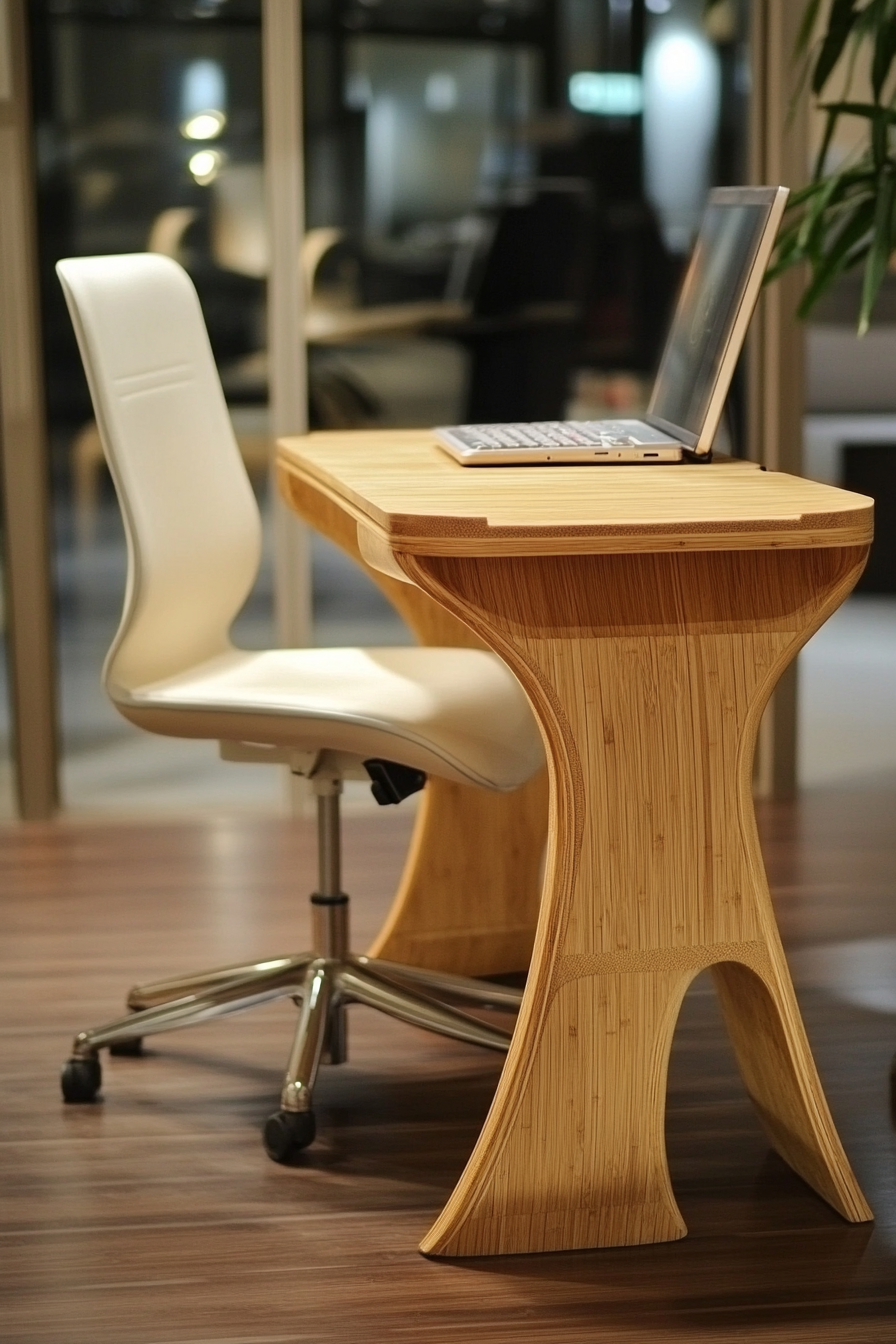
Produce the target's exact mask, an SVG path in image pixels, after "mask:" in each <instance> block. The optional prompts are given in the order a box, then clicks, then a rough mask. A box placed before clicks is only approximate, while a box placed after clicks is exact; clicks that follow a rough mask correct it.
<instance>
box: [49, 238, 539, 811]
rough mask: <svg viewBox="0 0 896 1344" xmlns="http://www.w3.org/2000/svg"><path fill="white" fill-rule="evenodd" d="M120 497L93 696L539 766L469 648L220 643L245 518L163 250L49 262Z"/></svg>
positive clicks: (242, 550) (204, 365)
mask: <svg viewBox="0 0 896 1344" xmlns="http://www.w3.org/2000/svg"><path fill="white" fill-rule="evenodd" d="M57 270H58V272H59V276H60V279H61V281H62V285H63V289H64V291H65V295H66V300H67V302H68V305H69V310H70V312H71V314H72V319H73V322H74V325H75V330H76V333H77V337H78V343H79V346H80V349H81V354H82V357H83V360H84V365H85V369H86V371H87V378H88V382H89V385H90V391H91V395H92V398H93V402H94V409H95V413H96V419H97V424H98V427H99V430H100V435H101V438H102V441H103V447H104V449H105V452H106V456H107V458H108V460H109V466H110V469H111V471H112V476H113V479H114V481H115V485H116V488H117V490H118V496H119V500H120V502H121V507H122V512H123V514H124V521H125V530H126V534H127V541H128V557H129V565H128V581H127V589H126V594H125V603H124V611H123V613H122V618H121V623H120V626H119V629H118V633H117V635H116V637H115V640H114V642H113V644H112V648H111V649H110V652H109V654H108V656H107V658H106V663H105V667H104V669H103V676H104V681H105V685H106V689H107V691H108V693H109V695H110V696H111V698H112V700H113V701H114V702H115V704H116V705H117V707H118V708H119V710H120V711H121V713H122V714H124V715H125V717H126V718H128V719H130V720H131V721H132V722H133V723H136V724H138V725H139V726H140V727H143V728H146V729H148V730H149V731H151V732H157V733H163V734H166V735H169V736H175V737H199V738H206V737H208V738H219V739H223V740H227V741H244V742H252V743H261V744H270V745H278V746H280V745H282V746H285V747H290V748H295V749H296V750H299V751H309V750H311V751H313V750H318V749H322V750H325V749H333V750H337V751H342V752H349V753H354V754H356V755H357V756H358V757H359V758H360V759H366V758H369V757H371V756H378V757H385V758H387V759H391V760H396V761H399V762H400V763H402V764H405V765H411V766H415V767H417V768H419V769H422V770H424V771H426V772H427V773H433V774H438V775H442V776H445V777H447V778H450V779H456V780H462V781H465V782H468V783H474V784H479V785H482V786H485V787H489V788H494V789H512V788H515V787H517V786H518V785H519V784H521V783H523V782H524V781H525V780H526V779H528V778H529V776H530V775H532V774H534V772H535V771H536V770H537V769H538V768H539V766H540V765H541V764H542V761H543V755H542V747H541V740H540V737H539V734H538V730H537V728H536V726H535V722H534V719H533V717H532V714H531V712H530V710H529V706H528V703H527V701H526V698H525V696H524V694H523V692H522V690H521V688H520V686H519V683H518V682H517V681H516V679H515V677H513V675H512V674H511V673H510V671H509V670H508V668H507V667H506V666H505V665H504V664H503V663H502V662H501V660H500V659H498V658H497V657H495V656H494V655H492V654H489V653H486V652H483V651H478V650H474V649H433V648H415V649H271V650H265V651H263V652H257V653H252V652H245V651H242V650H238V649H235V648H234V647H233V645H232V644H231V642H230V639H229V633H228V632H229V628H230V625H231V623H232V621H233V618H234V617H235V615H236V614H237V612H238V611H239V609H240V607H241V606H242V604H243V602H244V601H245V598H246V596H247V594H248V592H249V589H250V588H251V586H252V582H253V580H254V577H255V573H256V569H257V566H258V559H259V553H260V537H261V529H260V521H259V517H258V510H257V507H256V504H255V499H254V496H253V494H252V491H251V488H250V486H249V483H248V480H247V478H246V474H245V470H244V468H243V465H242V462H241V460H240V456H239V451H238V449H237V445H236V441H235V439H234V436H233V430H232V428H231V425H230V419H229V416H228V413H227V408H226V405H225V403H224V397H223V394H222V392H221V386H220V382H219V380H218V376H217V371H216V369H215V365H214V361H213V358H212V354H211V349H210V346H209V343H208V336H207V334H206V330H205V324H204V322H203V318H202V313H201V311H200V308H199V302H198V299H197V297H196V292H195V290H194V288H193V285H192V283H191V282H190V280H189V278H188V276H187V275H186V273H185V272H184V271H183V270H182V269H181V267H180V266H178V264H177V263H176V262H175V261H173V260H171V259H170V258H168V257H162V256H157V255H149V254H138V255H133V256H114V257H81V258H75V259H70V260H68V261H61V262H60V263H59V265H58V267H57Z"/></svg>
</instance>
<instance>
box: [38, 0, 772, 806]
mask: <svg viewBox="0 0 896 1344" xmlns="http://www.w3.org/2000/svg"><path fill="white" fill-rule="evenodd" d="M745 8H746V6H745V4H743V5H742V4H735V3H729V4H726V5H722V6H720V7H719V8H718V9H717V10H716V11H715V16H714V19H713V26H712V27H711V28H709V29H707V27H706V26H705V23H704V19H703V13H702V11H703V5H702V0H305V3H304V5H303V42H304V65H305V72H304V74H305V79H304V102H305V107H304V118H305V127H304V132H305V178H306V228H307V233H306V240H305V245H304V247H303V249H302V255H301V257H300V258H299V259H297V264H299V265H300V266H301V267H302V271H303V275H304V279H305V285H306V293H307V296H308V302H309V312H308V341H309V344H308V362H309V413H310V422H311V424H312V426H314V427H323V428H339V427H364V426H399V425H402V426H413V425H432V424H438V423H451V422H457V421H458V420H464V419H516V418H553V417H557V416H562V415H565V414H572V415H596V414H602V413H607V412H610V413H618V412H620V411H625V410H635V409H637V408H638V407H640V406H641V405H642V404H643V401H644V399H645V394H646V388H647V385H648V382H649V378H650V376H651V373H652V369H653V365H654V362H655V360H656V356H657V351H658V347H659V343H660V341H661V338H662V333H663V327H664V323H665V318H666V314H667V310H668V306H669V303H670V301H671V298H672V296H673V294H674V291H675V287H676V284H677V280H678V275H679V273H680V270H681V266H682V262H683V259H684V256H685V255H686V252H687V249H688V245H689V242H690V238H691V235H692V232H693V229H694V226H695V222H696V219H697V217H698V215H699V211H700V208H701V206H702V201H703V198H704V196H705V193H706V190H707V188H708V186H709V185H710V184H711V183H713V182H731V181H743V180H744V176H745V145H746V129H745V128H746V102H747V94H748V89H747V79H746V74H745V71H746V68H747V67H746V37H747V34H746V21H745V17H744V10H745ZM260 23H261V16H260V6H259V4H258V0H127V3H121V0H36V2H35V3H34V4H32V6H31V29H32V31H31V41H32V56H33V68H34V90H35V93H34V97H35V138H36V149H37V160H38V171H39V199H40V233H41V257H42V289H43V319H44V330H45V345H46V362H47V386H48V395H49V410H50V427H51V438H52V458H53V490H54V511H55V525H56V543H57V544H56V565H57V587H58V597H59V601H58V610H59V628H60V668H61V681H62V724H63V744H64V768H63V775H64V778H63V783H64V798H65V803H66V805H67V806H68V807H69V808H71V809H74V810H81V811H84V810H95V809H103V810H112V809H121V808H127V809H131V808H140V809H146V808H148V807H152V806H154V805H156V804H158V805H159V806H163V807H171V806H178V807H183V806H188V805H196V806H208V805H223V804H228V805H229V804H231V803H233V804H239V805H246V804H247V803H248V804H254V805H257V806H262V807H274V806H277V804H278V800H279V798H280V790H281V785H280V782H279V781H278V779H277V778H276V775H277V773H278V772H276V771H265V770H260V769H257V768H253V767H237V766H233V765H228V766H227V767H226V768H224V767H219V766H218V763H217V761H216V758H215V752H214V748H213V746H211V745H208V744H202V743H199V744H195V743H189V742H184V743H178V742H175V741H169V740H162V739H153V738H151V737H148V736H146V735H144V734H140V733H137V731H136V730H132V729H130V728H129V726H128V725H127V724H126V723H125V722H124V721H123V720H121V719H120V718H119V717H118V716H117V715H116V714H115V712H114V711H113V710H112V709H111V707H110V706H109V705H108V704H107V703H106V701H105V698H104V695H103V692H102V690H101V688H100V684H99V669H100V666H101V663H102V658H103V655H104V652H105V649H106V647H107V646H108V642H109V640H110V639H111V636H112V634H113V632H114V629H115V625H116V621H117V616H118V611H119V606H120V600H121V594H122V589H123V576H124V549H123V538H122V534H121V526H120V522H119V518H118V512H117V508H116V506H115V503H114V499H113V496H112V492H111V486H110V483H109V481H108V478H107V475H106V472H105V469H104V466H103V464H102V458H101V453H100V450H99V443H98V440H97V436H96V431H95V428H94V426H93V422H92V416H91V411H90V405H89V400H88V398H87V394H86V388H85V385H84V381H83V376H82V374H81V371H80V364H79V361H78V358H77V351H76V348H75V344H74V339H73V336H72V333H71V328H70V323H69V320H68V316H67V313H66V311H65V308H64V304H63V302H62V296H61V292H60V290H59V287H58V284H57V282H56V279H55V275H54V273H53V263H54V262H55V260H56V259H57V258H59V257H60V256H64V255H72V254H89V253H100V252H125V251H133V250H143V249H146V248H149V249H151V250H156V251H159V252H164V253H167V254H168V255H171V256H174V257H176V258H177V259H178V260H179V261H180V262H181V263H182V264H183V265H184V266H185V267H186V268H187V270H188V271H189V273H190V275H191V276H192V278H193V280H194V282H195V283H196V286H197V289H198V291H199V294H200V299H201V302H202V305H203V310H204V313H205V317H206V321H207V324H208V327H209V333H210V336H211V340H212V345H213V349H214V352H215V356H216V359H217V361H218V365H219V369H220V372H221V376H222V382H223V384H224V388H225V393H226V396H227V399H228V403H229V404H230V407H231V412H232V415H233V420H234V425H235V428H236V432H237V436H238V439H239V442H240V446H241V449H242V451H243V456H244V460H245V462H246V465H247V468H248V469H249V472H250V475H251V477H252V479H253V482H254V483H255V485H256V488H257V493H258V496H259V499H260V501H261V503H262V505H263V506H264V503H265V494H266V488H267V466H268V460H269V439H268V437H267V416H266V400H267V380H266V353H265V348H264V347H265V282H266V275H267V264H268V257H267V237H266V227H265V212H264V190H263V173H262V148H263V146H262V119H261V104H262V99H261V69H260V59H261V57H260V51H261V47H260ZM733 423H734V439H735V443H736V441H737V428H736V417H735V419H734V422H733ZM271 583H272V581H271V566H270V563H269V558H268V559H267V560H266V562H265V565H264V567H263V570H262V574H261V576H260V579H259V583H258V585H257V587H256V590H255V592H254V593H253V595H252V597H251V598H250V601H249V603H248V604H247V607H246V610H245V611H244V613H243V614H242V616H241V617H240V619H239V622H238V628H237V630H236V632H235V635H236V638H237V639H238V640H239V641H241V642H244V643H248V644H256V645H263V644H265V643H268V642H273V639H274V633H273V622H272V617H271ZM314 638H315V640H316V642H318V643H320V644H334V643H380V644H383V643H392V642H399V641H404V640H407V639H408V634H407V631H406V629H405V628H404V626H403V625H402V623H401V621H400V620H399V619H398V617H397V616H395V614H394V613H393V612H392V611H391V609H390V608H389V607H388V606H387V604H386V603H385V601H384V600H383V599H382V598H381V597H380V596H379V594H378V592H377V591H376V590H375V589H374V588H373V586H372V585H371V584H369V583H368V582H367V581H366V580H365V579H364V577H363V576H361V575H360V574H359V573H358V572H357V571H356V570H355V568H354V566H353V565H352V564H351V563H350V562H349V561H348V560H346V559H345V558H344V557H342V556H341V555H340V554H339V553H338V552H336V551H335V550H334V549H333V548H332V547H330V546H328V545H327V544H326V543H325V542H322V541H318V540H316V541H315V543H314Z"/></svg>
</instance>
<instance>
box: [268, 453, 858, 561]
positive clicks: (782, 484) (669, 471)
mask: <svg viewBox="0 0 896 1344" xmlns="http://www.w3.org/2000/svg"><path fill="white" fill-rule="evenodd" d="M278 462H279V466H280V469H281V481H282V484H283V487H284V490H285V493H286V494H287V496H290V495H292V496H293V498H294V499H295V500H296V501H297V502H299V498H300V496H301V493H302V488H303V487H306V486H311V487H312V488H313V489H314V490H316V491H318V492H319V493H323V494H324V495H327V496H329V497H330V498H332V499H334V500H336V501H337V502H338V503H339V504H340V505H341V506H342V507H343V508H345V509H346V510H347V511H348V512H349V513H350V514H352V515H353V516H354V517H355V518H356V519H357V521H358V522H359V523H360V524H361V525H362V527H363V528H365V529H367V530H368V531H369V532H371V533H373V535H374V536H376V537H378V538H379V539H380V540H381V541H383V542H385V543H386V544H387V545H388V546H389V547H390V548H391V549H394V550H397V551H405V552H409V553H412V554H413V553H416V554H421V555H439V554H454V555H509V554H562V553H566V552H569V553H574V552H583V551H588V552H594V551H643V550H650V551H666V550H681V549H687V550H717V549H725V550H731V549H737V550H747V549H750V550H752V549H756V548H766V547H769V548H773V547H782V546H784V547H801V548H802V547H816V546H857V545H864V544H867V543H868V542H869V541H870V540H871V536H872V514H873V501H872V500H871V499H869V498H867V496H865V495H856V494H852V493H849V492H847V491H845V490H840V489H837V488H836V487H834V486H830V485H823V484H821V483H819V482H817V481H807V480H803V479H802V478H801V477H797V476H787V475H784V474H783V473H781V472H767V471H762V470H760V469H759V468H757V467H756V466H755V465H753V464H752V463H747V462H734V461H730V460H729V461H721V462H714V463H710V464H699V465H698V464H691V463H683V464H681V465H667V466H603V465H602V466H582V467H580V466H564V467H492V468H471V467H462V466H460V465H459V464H458V463H457V462H455V461H454V460H453V459H452V458H450V457H449V456H448V455H447V454H446V453H443V452H442V450H441V449H440V448H439V447H438V446H437V445H436V443H435V441H434V439H433V436H432V434H431V433H430V432H429V431H427V430H363V431H350V432H349V431H340V432H325V433H316V434H308V435H305V436H302V437H300V438H285V439H281V440H280V442H279V446H278Z"/></svg>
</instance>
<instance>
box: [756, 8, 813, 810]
mask: <svg viewBox="0 0 896 1344" xmlns="http://www.w3.org/2000/svg"><path fill="white" fill-rule="evenodd" d="M804 8H805V5H804V4H796V3H794V0H753V8H752V13H751V33H750V45H751V65H752V90H753V94H752V100H751V124H750V176H751V179H752V181H754V182H757V183H769V184H771V185H774V186H777V185H778V184H779V183H781V184H783V185H784V186H789V187H798V186H801V185H802V184H803V183H804V182H805V180H806V175H807V167H808V163H807V155H808V118H807V108H806V100H805V97H803V96H801V97H800V98H799V99H798V101H797V102H796V103H795V102H794V99H795V96H796V92H797V70H796V67H795V64H794V60H793V53H794V48H795V45H796V38H797V32H798V29H799V24H800V21H801V19H802V15H803V11H804ZM802 286H803V276H802V275H801V274H800V272H799V271H790V272H788V274H787V275H785V276H783V277H782V278H781V279H780V280H778V281H777V282H776V283H775V284H774V285H772V286H771V287H770V288H769V289H767V290H766V291H765V292H764V293H763V295H762V298H761V299H760V302H759V306H758V309H757V313H756V317H755V319H754V322H753V331H752V333H751V337H750V343H749V347H748V349H749V368H748V401H747V404H748V452H749V456H750V457H751V458H753V460H754V461H758V462H762V463H763V465H764V466H766V467H768V469H769V470H770V471H788V472H794V473H795V474H799V472H800V471H801V469H802V454H803V423H802V422H803V410H804V404H805V394H804V368H803V365H804V345H805V339H804V332H803V327H802V324H801V323H800V322H799V320H798V319H797V317H796V307H797V304H798V303H799V298H800V294H801V291H802ZM797 690H798V685H797V664H796V662H794V663H792V664H791V665H790V667H789V668H788V669H787V671H786V672H785V674H784V675H783V677H782V678H781V680H780V681H779V683H778V685H777V687H776V689H775V692H774V695H773V696H772V700H771V702H770V704H769V706H768V709H767V710H766V712H765V715H764V716H763V719H762V725H761V727H760V730H759V743H758V749H757V758H756V775H755V785H756V793H757V794H758V796H759V797H762V798H776V799H784V798H792V797H793V795H794V793H795V792H796V787H797Z"/></svg>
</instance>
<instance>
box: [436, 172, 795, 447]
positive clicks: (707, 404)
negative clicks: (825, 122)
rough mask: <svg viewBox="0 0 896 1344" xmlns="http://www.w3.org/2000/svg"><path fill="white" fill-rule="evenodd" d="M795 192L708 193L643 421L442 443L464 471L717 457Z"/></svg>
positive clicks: (470, 435) (494, 428)
mask: <svg viewBox="0 0 896 1344" xmlns="http://www.w3.org/2000/svg"><path fill="white" fill-rule="evenodd" d="M788 194H789V193H788V190H787V188H786V187H720V188H717V189H716V190H715V191H712V192H710V194H709V200H708V202H707V205H706V210H705V211H704V214H703V219H702V221H701V224H700V231H699V233H698V235H697V241H696V243H695V244H694V251H693V255H692V257H691V260H690V263H689V265H688V269H687V272H686V274H685V277H684V282H683V284H682V287H681V291H680V293H679V295H678V302H677V304H676V307H675V313H674V315H673V318H672V324H671V326H670V328H669V334H668V336H667V337H666V344H665V346H664V348H663V354H662V358H661V359H660V365H659V370H658V372H657V375H656V379H655V380H654V384H653V391H652V393H651V396H650V402H649V404H648V407H647V411H646V413H645V415H644V418H643V420H622V419H619V420H544V421H533V422H529V423H525V424H522V423H521V424H504V425H453V426H441V427H439V428H438V429H436V430H435V431H434V433H435V435H436V439H437V441H438V443H439V446H440V447H442V448H444V449H445V450H446V452H448V453H450V454H451V455H452V456H453V457H455V458H456V459H457V461H458V462H460V463H461V464H462V465H463V466H465V467H497V466H504V465H507V464H513V465H516V466H519V465H521V464H522V465H532V466H535V465H542V464H544V463H551V464H552V465H553V464H555V463H556V464H557V465H561V464H563V463H573V462H576V463H584V462H589V463H614V462H644V463H655V462H681V461H683V460H685V459H690V460H692V461H702V462H707V461H709V459H710V457H711V456H712V444H713V439H714V438H715V434H716V430H717V429H718V426H719V420H720V419H721V416H722V411H723V408H724V405H725V398H726V397H727V395H728V388H729V387H730V385H731V378H732V376H733V374H734V368H735V365H736V364H737V360H738V357H739V356H740V352H741V350H742V348H743V343H744V339H745V337H746V334H747V327H748V326H749V323H750V318H751V317H752V315H753V309H754V308H755V306H756V300H757V299H758V297H759V291H760V289H761V288H762V281H763V278H764V276H765V272H766V268H767V267H768V263H769V259H770V257H771V253H772V248H773V246H774V242H775V237H776V235H777V232H778V227H779V225H780V223H781V218H782V216H783V214H784V206H785V204H786V202H787V197H788Z"/></svg>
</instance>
